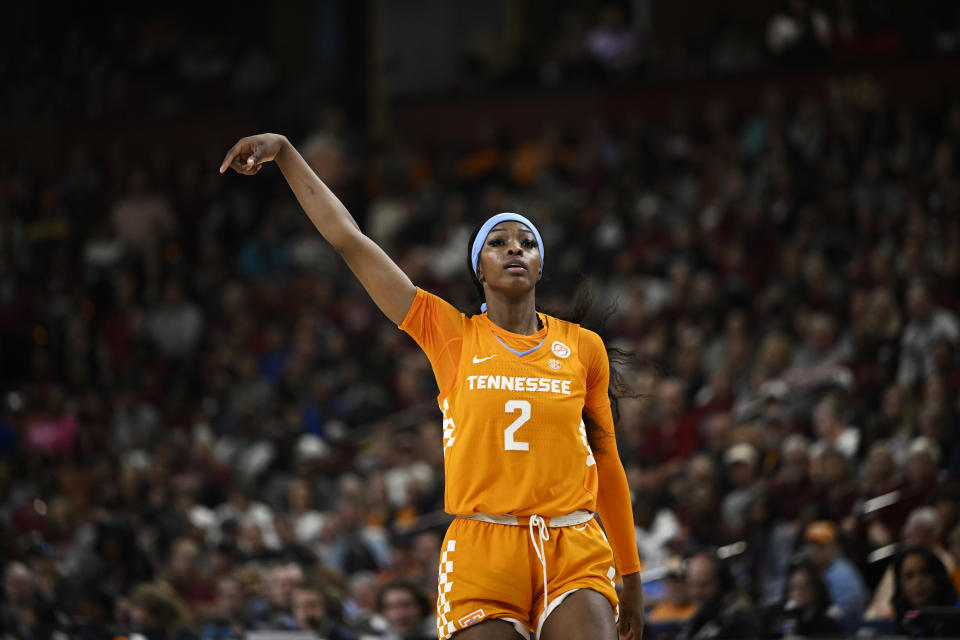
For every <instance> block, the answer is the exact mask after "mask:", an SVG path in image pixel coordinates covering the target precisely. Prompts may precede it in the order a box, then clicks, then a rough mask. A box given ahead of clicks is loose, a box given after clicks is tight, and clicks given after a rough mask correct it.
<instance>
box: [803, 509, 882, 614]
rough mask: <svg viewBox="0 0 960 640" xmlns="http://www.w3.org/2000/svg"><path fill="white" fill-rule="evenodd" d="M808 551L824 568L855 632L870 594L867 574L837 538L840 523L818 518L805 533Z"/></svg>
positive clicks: (837, 602)
mask: <svg viewBox="0 0 960 640" xmlns="http://www.w3.org/2000/svg"><path fill="white" fill-rule="evenodd" d="M803 540H804V543H805V544H804V553H806V555H807V557H808V558H810V560H811V561H812V562H813V564H814V565H816V567H817V569H818V570H819V571H820V576H821V578H823V582H824V583H825V584H826V585H827V590H828V591H829V592H830V599H831V600H833V604H835V605H837V608H839V609H840V611H841V613H842V621H843V627H844V630H845V631H846V632H847V633H853V632H855V631H856V630H857V628H859V626H860V623H861V622H862V620H863V612H864V609H866V606H867V601H868V598H869V594H868V593H867V587H866V585H864V582H863V577H862V576H861V575H860V572H859V571H857V568H856V567H855V566H854V565H853V563H852V562H850V560H848V559H847V558H846V556H844V555H843V552H842V551H841V550H840V545H839V542H838V541H837V525H836V523H834V522H831V521H829V520H816V521H814V522H811V523H810V524H808V525H807V528H806V530H805V531H804V534H803Z"/></svg>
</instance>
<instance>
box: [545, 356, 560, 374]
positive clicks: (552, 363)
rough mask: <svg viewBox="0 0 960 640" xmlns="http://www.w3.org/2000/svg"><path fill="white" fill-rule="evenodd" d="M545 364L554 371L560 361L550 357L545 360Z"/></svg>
mask: <svg viewBox="0 0 960 640" xmlns="http://www.w3.org/2000/svg"><path fill="white" fill-rule="evenodd" d="M547 366H548V367H550V368H551V369H553V370H554V371H557V370H558V369H560V361H559V360H554V359H553V358H550V359H549V360H547Z"/></svg>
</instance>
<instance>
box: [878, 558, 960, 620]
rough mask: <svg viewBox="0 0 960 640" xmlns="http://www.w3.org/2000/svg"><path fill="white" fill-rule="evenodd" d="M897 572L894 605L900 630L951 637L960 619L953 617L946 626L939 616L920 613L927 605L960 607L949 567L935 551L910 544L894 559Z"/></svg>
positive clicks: (895, 617) (894, 612)
mask: <svg viewBox="0 0 960 640" xmlns="http://www.w3.org/2000/svg"><path fill="white" fill-rule="evenodd" d="M893 571H894V574H895V575H896V584H895V587H894V592H893V598H892V600H891V605H892V608H893V617H894V620H895V621H896V623H897V631H898V632H899V633H905V634H910V635H922V636H923V637H950V636H953V635H955V634H956V633H957V632H958V631H960V620H958V619H957V618H954V619H953V620H950V621H949V622H948V624H949V625H950V626H949V628H947V629H945V628H942V627H940V626H939V625H938V623H937V621H936V620H926V619H924V617H923V616H922V615H919V616H917V615H916V613H917V611H918V610H921V611H920V613H921V614H922V610H923V609H924V608H927V607H950V608H953V609H960V602H958V600H957V591H956V589H954V587H953V583H952V582H951V581H950V577H949V575H947V570H946V568H944V566H943V563H941V562H940V559H939V558H938V557H937V556H936V554H934V553H932V552H931V551H930V550H929V549H926V548H923V547H908V548H906V549H904V550H903V551H902V552H901V553H900V554H899V555H898V556H897V559H896V560H895V561H894V564H893Z"/></svg>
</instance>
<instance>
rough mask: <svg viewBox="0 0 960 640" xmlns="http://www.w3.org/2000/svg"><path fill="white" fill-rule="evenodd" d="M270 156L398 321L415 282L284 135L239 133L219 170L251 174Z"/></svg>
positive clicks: (378, 300) (313, 219)
mask: <svg viewBox="0 0 960 640" xmlns="http://www.w3.org/2000/svg"><path fill="white" fill-rule="evenodd" d="M271 160H273V161H275V162H276V163H277V166H278V167H280V171H281V172H283V177H284V178H286V180H287V184H289V185H290V188H291V189H292V190H293V193H294V195H295V196H296V197H297V200H298V201H299V202H300V206H301V207H303V210H304V211H305V212H306V213H307V216H309V217H310V221H311V222H313V226H315V227H316V228H317V231H319V232H320V233H321V234H322V235H323V237H324V238H326V239H327V242H329V243H330V244H331V245H332V246H333V248H334V249H336V250H337V252H338V253H339V254H340V255H341V256H343V259H344V260H345V261H346V263H347V266H349V267H350V270H351V271H353V273H354V275H356V276H357V278H358V279H359V280H360V283H361V284H362V285H363V288H364V289H366V290H367V293H368V294H370V297H371V298H373V301H374V302H375V303H376V305H377V306H378V307H380V310H381V311H383V313H384V314H385V315H386V316H387V317H388V318H390V320H391V321H392V322H393V323H394V324H400V323H401V322H402V321H403V319H404V317H405V316H406V315H407V311H409V309H410V305H411V304H412V303H413V298H414V297H415V296H416V294H417V290H416V287H414V286H413V283H412V282H410V278H408V277H407V274H405V273H404V272H403V271H402V270H401V269H400V267H398V266H397V264H396V263H395V262H394V261H393V260H391V259H390V256H388V255H387V254H386V253H385V252H384V251H383V249H381V248H380V247H379V246H378V245H377V243H375V242H374V241H373V240H371V239H370V238H368V237H367V236H366V235H364V234H363V232H362V231H360V227H358V226H357V222H356V221H355V220H354V219H353V216H351V215H350V212H349V211H347V208H346V207H344V206H343V203H342V202H340V199H339V198H337V196H335V195H334V194H333V192H332V191H330V189H328V188H327V185H325V184H323V181H322V180H320V178H319V177H317V174H316V173H314V172H313V169H311V168H310V165H308V164H307V162H306V160H304V159H303V156H301V155H300V154H299V153H298V152H297V150H296V149H295V148H294V147H293V145H292V144H290V141H289V140H287V138H286V137H285V136H282V135H278V134H275V133H263V134H260V135H256V136H250V137H248V138H241V139H240V140H239V141H237V143H236V144H235V145H233V147H231V148H230V150H229V151H227V155H226V156H224V158H223V163H222V164H221V165H220V173H223V172H224V171H226V170H227V168H232V169H233V170H234V171H236V172H237V173H242V174H243V175H254V174H256V173H258V172H259V171H260V168H261V167H262V166H263V165H264V164H265V163H267V162H270V161H271Z"/></svg>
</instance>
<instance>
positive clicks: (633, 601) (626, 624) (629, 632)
mask: <svg viewBox="0 0 960 640" xmlns="http://www.w3.org/2000/svg"><path fill="white" fill-rule="evenodd" d="M622 579H623V589H621V591H620V620H618V621H617V631H618V632H619V634H620V637H621V638H624V639H625V640H640V639H641V638H642V637H643V591H642V589H641V587H640V572H639V571H638V572H636V573H630V574H627V575H625V576H622Z"/></svg>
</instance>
